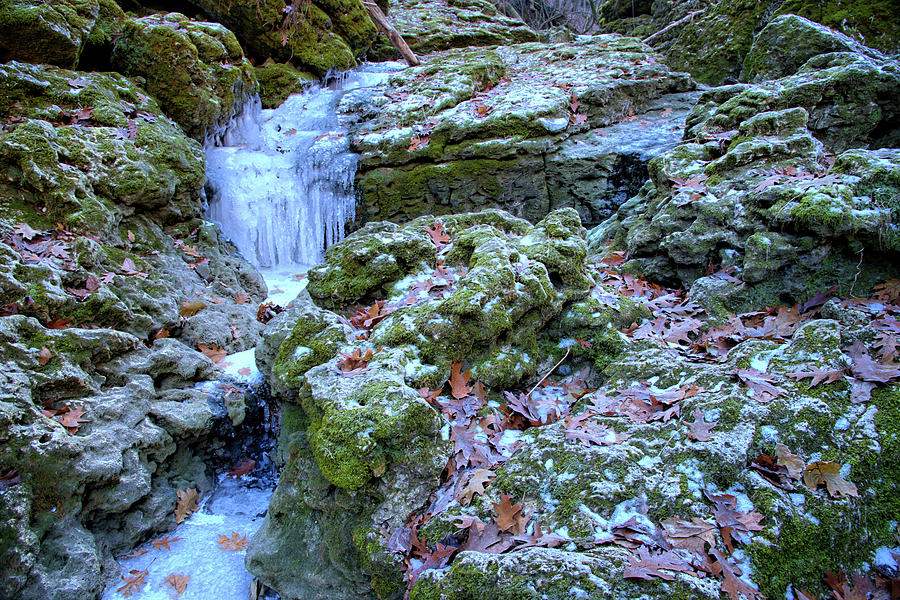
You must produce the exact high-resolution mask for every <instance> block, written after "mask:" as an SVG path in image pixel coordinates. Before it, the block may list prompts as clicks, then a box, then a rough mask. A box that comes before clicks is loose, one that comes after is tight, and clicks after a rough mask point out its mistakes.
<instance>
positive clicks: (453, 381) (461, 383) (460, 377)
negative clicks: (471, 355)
mask: <svg viewBox="0 0 900 600" xmlns="http://www.w3.org/2000/svg"><path fill="white" fill-rule="evenodd" d="M461 370H462V364H461V363H458V362H455V361H454V362H453V363H451V364H450V393H451V394H452V395H453V397H454V398H456V399H457V400H460V399H462V398H465V397H466V396H468V395H469V394H471V393H472V388H470V387H469V385H468V384H469V379H470V378H471V377H472V372H471V371H466V372H465V373H460V371H461Z"/></svg>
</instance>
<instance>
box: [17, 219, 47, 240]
mask: <svg viewBox="0 0 900 600" xmlns="http://www.w3.org/2000/svg"><path fill="white" fill-rule="evenodd" d="M13 233H16V234H18V235H21V236H22V239H25V240H28V241H31V240H32V239H34V236H36V235H41V234H42V233H43V232H42V231H36V230H34V229H32V228H31V226H30V225H29V224H28V223H18V224H17V225H16V227H15V229H13Z"/></svg>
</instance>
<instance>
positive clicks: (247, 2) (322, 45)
mask: <svg viewBox="0 0 900 600" xmlns="http://www.w3.org/2000/svg"><path fill="white" fill-rule="evenodd" d="M192 4H194V5H196V6H197V7H198V8H200V9H201V10H203V11H204V12H205V13H206V14H208V15H210V17H211V18H213V19H215V20H216V21H218V22H219V23H222V24H223V25H225V26H226V27H228V29H229V30H231V31H233V32H234V33H235V35H237V37H238V39H240V41H241V43H242V44H243V45H244V47H245V48H246V49H247V51H248V52H249V53H250V54H252V55H254V56H256V57H258V58H261V59H263V60H264V59H266V58H271V59H273V60H275V61H277V62H292V63H294V64H295V65H297V66H298V68H300V69H302V70H304V71H309V72H312V73H314V74H315V75H317V76H320V77H321V76H323V75H325V73H327V72H328V70H329V69H335V70H340V71H344V70H347V69H351V68H353V67H355V66H356V58H357V57H359V56H362V55H363V54H364V53H365V51H366V50H367V49H368V48H369V46H371V44H372V42H373V41H374V40H375V37H376V35H377V30H376V29H375V25H374V23H372V20H371V19H370V18H369V14H368V13H367V12H366V9H365V8H364V7H363V5H362V3H361V2H360V1H359V0H324V1H320V2H315V3H307V4H304V5H303V6H300V5H299V4H291V5H290V6H288V5H287V4H285V2H284V1H283V0H264V1H262V2H257V1H256V0H192Z"/></svg>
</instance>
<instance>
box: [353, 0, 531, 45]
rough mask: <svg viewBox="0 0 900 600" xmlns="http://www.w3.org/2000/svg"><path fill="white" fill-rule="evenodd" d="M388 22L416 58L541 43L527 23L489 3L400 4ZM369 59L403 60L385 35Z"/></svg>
mask: <svg viewBox="0 0 900 600" xmlns="http://www.w3.org/2000/svg"><path fill="white" fill-rule="evenodd" d="M388 18H389V20H390V23H391V25H393V26H394V27H395V28H396V29H397V31H398V32H400V35H402V36H403V39H404V40H405V41H406V43H407V44H409V47H410V49H411V50H412V51H413V52H414V53H416V54H430V53H432V52H437V51H440V50H449V49H450V48H471V47H477V46H500V45H502V46H508V45H510V44H518V43H522V42H536V41H538V35H537V33H535V32H534V31H532V30H531V28H529V27H528V26H527V25H525V23H524V22H522V21H521V20H519V19H516V18H512V17H508V16H506V15H504V14H502V13H501V12H500V11H499V10H498V9H497V7H496V6H495V5H494V4H492V3H491V2H488V1H487V0H424V1H416V0H399V1H395V2H392V3H391V9H390V15H389V17H388ZM369 57H370V58H372V59H373V60H399V59H400V58H401V57H400V53H399V52H398V51H397V49H396V48H394V46H393V45H392V44H391V43H390V41H389V40H388V39H387V37H386V36H383V35H382V36H379V37H378V40H377V41H376V43H375V44H374V45H373V47H372V50H371V51H370V52H369Z"/></svg>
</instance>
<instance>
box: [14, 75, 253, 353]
mask: <svg viewBox="0 0 900 600" xmlns="http://www.w3.org/2000/svg"><path fill="white" fill-rule="evenodd" d="M0 89H2V100H0V113H2V114H3V115H4V119H6V120H7V121H8V123H9V124H8V125H6V126H5V127H4V128H3V130H2V132H0V171H2V173H3V182H2V183H0V197H2V198H3V207H2V209H0V246H2V249H3V254H4V257H5V259H4V261H3V262H2V265H0V271H2V272H3V277H2V280H0V281H2V283H0V300H2V304H3V305H11V306H14V307H17V308H16V310H17V311H18V312H19V313H21V314H25V315H29V316H33V317H36V318H38V319H40V320H41V321H42V322H44V323H45V324H46V323H50V322H51V321H54V320H56V319H71V321H67V322H68V323H70V324H71V325H73V326H75V325H77V326H103V327H112V328H118V329H122V330H124V331H128V332H129V333H132V334H134V335H137V336H138V337H140V338H142V339H146V338H147V337H148V336H151V337H152V336H153V335H156V334H157V333H159V332H160V331H161V330H164V333H166V332H167V333H168V334H172V335H177V334H179V333H182V332H186V333H187V338H185V341H187V342H188V343H189V344H191V345H194V344H196V343H204V344H212V343H214V344H216V345H217V346H224V347H228V348H229V349H235V350H237V349H245V348H248V347H251V346H252V345H253V344H254V340H255V336H256V333H257V332H258V331H259V330H260V329H261V324H259V323H258V322H257V321H256V318H255V314H254V310H253V309H252V308H251V307H250V306H249V305H243V304H237V303H236V300H235V299H236V296H237V294H238V293H239V292H247V293H249V294H251V297H252V298H254V299H257V300H261V299H262V298H263V297H264V293H265V292H264V284H263V283H262V280H261V278H260V276H259V274H258V273H256V271H255V270H254V269H253V268H252V267H251V266H250V265H249V264H248V263H246V262H245V261H243V259H241V258H239V257H237V256H236V255H234V250H233V248H232V247H231V246H230V245H229V244H227V243H226V242H224V240H222V239H220V237H219V235H220V234H219V233H218V231H217V230H216V228H215V227H214V226H212V225H211V224H208V223H204V222H203V221H202V219H201V216H202V201H201V198H200V194H201V191H202V186H203V183H204V180H205V177H204V174H203V152H202V150H201V147H200V144H199V143H198V142H196V141H194V140H192V139H190V138H188V137H187V136H186V135H185V134H184V133H183V132H182V130H181V129H180V128H179V127H178V126H177V125H175V123H173V122H172V121H171V120H169V119H168V118H167V117H165V116H164V115H163V114H162V111H161V110H160V108H159V106H158V105H157V104H156V102H155V101H154V100H153V99H151V98H150V97H149V96H147V95H146V94H145V93H144V92H143V91H142V90H141V89H140V88H138V87H137V86H135V85H134V83H132V82H131V81H130V80H128V79H127V78H125V77H123V76H121V75H117V74H108V73H103V74H101V73H78V72H74V71H66V70H62V69H56V68H53V67H40V66H33V65H26V64H22V63H15V62H13V63H8V64H6V65H3V66H2V67H0ZM23 224H24V225H25V226H27V227H28V228H30V230H24V231H25V233H17V230H18V231H20V232H21V231H23V229H22V228H21V226H22V225H23ZM211 284H212V285H213V286H215V287H210V285H211ZM220 296H221V298H220ZM196 301H200V302H201V304H203V305H204V306H202V307H200V308H202V311H200V312H199V313H197V311H189V312H188V313H187V314H186V316H187V317H188V318H189V320H192V319H195V320H197V321H198V323H197V327H194V326H193V325H192V324H190V325H188V327H187V328H185V327H184V325H183V324H182V322H181V319H182V315H181V314H180V312H181V306H182V305H183V304H184V303H185V302H196ZM217 301H218V303H217ZM194 313H197V314H196V316H191V315H193V314H194ZM212 313H221V314H223V315H226V314H227V315H228V318H229V320H230V321H231V323H232V324H234V325H235V326H236V327H238V328H239V330H240V331H241V332H243V333H244V334H246V335H245V337H241V336H240V335H238V336H233V335H232V333H233V332H232V331H231V330H230V328H229V327H228V326H227V324H226V325H225V326H224V327H223V326H222V323H216V324H213V322H212V321H209V319H208V317H209V316H210V315H211V314H212ZM201 322H206V323H208V324H207V325H201Z"/></svg>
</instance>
